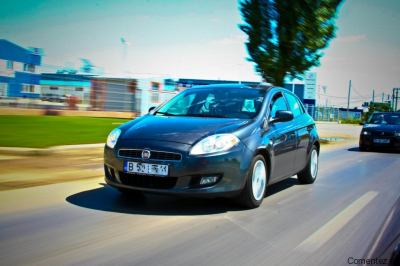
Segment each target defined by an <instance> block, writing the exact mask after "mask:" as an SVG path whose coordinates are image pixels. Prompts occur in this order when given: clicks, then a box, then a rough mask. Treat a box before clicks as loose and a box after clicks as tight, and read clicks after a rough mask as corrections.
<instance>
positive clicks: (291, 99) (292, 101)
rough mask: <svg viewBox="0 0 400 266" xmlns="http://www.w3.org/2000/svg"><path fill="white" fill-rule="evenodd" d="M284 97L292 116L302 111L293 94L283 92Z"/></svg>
mask: <svg viewBox="0 0 400 266" xmlns="http://www.w3.org/2000/svg"><path fill="white" fill-rule="evenodd" d="M285 96H286V99H287V100H288V103H289V106H290V109H291V111H292V113H293V116H294V117H296V116H299V115H301V114H302V113H303V110H302V108H301V106H300V104H299V102H298V101H297V99H296V97H294V96H293V95H291V94H289V93H285Z"/></svg>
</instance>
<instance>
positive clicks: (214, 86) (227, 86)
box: [188, 84, 275, 91]
mask: <svg viewBox="0 0 400 266" xmlns="http://www.w3.org/2000/svg"><path fill="white" fill-rule="evenodd" d="M273 88H275V87H274V86H268V85H246V84H212V85H206V86H194V87H192V88H190V89H188V90H191V89H244V90H246V89H259V90H265V91H269V90H271V89H273Z"/></svg>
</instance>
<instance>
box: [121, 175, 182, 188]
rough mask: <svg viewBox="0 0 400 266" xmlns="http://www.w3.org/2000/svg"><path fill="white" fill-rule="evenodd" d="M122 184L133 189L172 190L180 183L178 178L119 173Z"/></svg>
mask: <svg viewBox="0 0 400 266" xmlns="http://www.w3.org/2000/svg"><path fill="white" fill-rule="evenodd" d="M119 178H120V180H121V183H122V184H124V185H127V186H132V187H142V188H159V189H171V188H173V187H175V185H176V182H177V181H178V178H177V177H160V176H147V175H137V174H128V173H124V172H119Z"/></svg>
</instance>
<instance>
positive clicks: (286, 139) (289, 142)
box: [268, 92, 297, 183]
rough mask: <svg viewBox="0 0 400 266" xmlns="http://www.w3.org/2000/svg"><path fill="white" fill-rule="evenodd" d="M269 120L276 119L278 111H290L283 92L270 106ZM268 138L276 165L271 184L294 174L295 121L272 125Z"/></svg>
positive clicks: (275, 97)
mask: <svg viewBox="0 0 400 266" xmlns="http://www.w3.org/2000/svg"><path fill="white" fill-rule="evenodd" d="M269 108H270V112H269V116H268V120H270V119H271V118H273V117H275V113H276V111H279V110H289V108H288V106H287V103H286V100H285V98H284V97H283V94H282V93H281V92H278V93H276V94H275V95H274V96H273V97H272V100H271V102H270V105H269ZM270 128H271V129H270V131H269V133H268V137H269V138H270V141H272V147H273V153H274V154H273V155H274V163H273V168H272V169H271V170H272V173H271V177H270V183H271V182H275V181H277V180H279V179H282V178H284V177H287V176H288V175H290V174H291V173H292V172H293V163H294V159H295V152H296V138H297V136H296V129H295V123H294V121H293V120H292V121H288V122H278V123H270Z"/></svg>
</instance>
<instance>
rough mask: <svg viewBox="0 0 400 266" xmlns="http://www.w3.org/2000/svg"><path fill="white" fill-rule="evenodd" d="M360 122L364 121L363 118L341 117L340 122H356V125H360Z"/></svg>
mask: <svg viewBox="0 0 400 266" xmlns="http://www.w3.org/2000/svg"><path fill="white" fill-rule="evenodd" d="M360 122H362V121H361V119H357V118H351V117H350V118H349V119H340V123H341V124H355V125H358V124H360Z"/></svg>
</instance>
